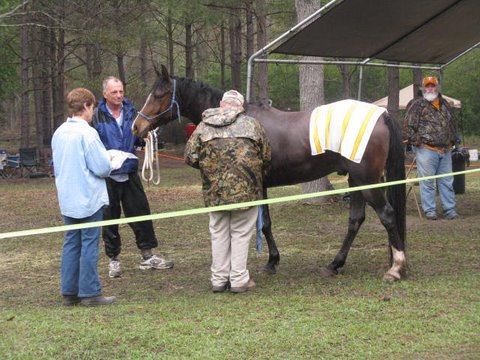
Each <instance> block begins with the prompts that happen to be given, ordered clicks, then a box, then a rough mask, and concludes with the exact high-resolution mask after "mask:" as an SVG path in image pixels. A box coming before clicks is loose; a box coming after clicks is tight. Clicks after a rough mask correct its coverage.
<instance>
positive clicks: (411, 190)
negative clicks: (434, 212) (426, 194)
mask: <svg viewBox="0 0 480 360" xmlns="http://www.w3.org/2000/svg"><path fill="white" fill-rule="evenodd" d="M416 163H417V157H416V156H415V157H414V158H413V160H412V162H411V163H410V165H409V166H408V171H407V175H406V176H405V177H406V178H407V179H409V178H410V173H411V172H412V170H413V169H414V168H415V167H416ZM415 184H416V183H410V185H409V186H408V190H407V196H406V197H407V198H408V195H410V192H411V193H412V194H413V198H414V199H415V205H417V211H418V216H419V217H420V219H422V218H423V216H422V211H421V210H420V205H419V203H418V199H417V194H416V192H415V188H414V186H415Z"/></svg>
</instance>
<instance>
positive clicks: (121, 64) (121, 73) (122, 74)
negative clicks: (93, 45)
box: [117, 53, 127, 92]
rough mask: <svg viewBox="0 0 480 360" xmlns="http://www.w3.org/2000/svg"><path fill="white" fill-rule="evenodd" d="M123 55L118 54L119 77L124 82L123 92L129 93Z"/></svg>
mask: <svg viewBox="0 0 480 360" xmlns="http://www.w3.org/2000/svg"><path fill="white" fill-rule="evenodd" d="M123 58H124V55H123V53H118V54H117V66H118V77H119V78H120V80H122V82H123V90H124V91H125V92H127V76H126V75H125V64H124V62H123Z"/></svg>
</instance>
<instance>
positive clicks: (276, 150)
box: [132, 66, 406, 281]
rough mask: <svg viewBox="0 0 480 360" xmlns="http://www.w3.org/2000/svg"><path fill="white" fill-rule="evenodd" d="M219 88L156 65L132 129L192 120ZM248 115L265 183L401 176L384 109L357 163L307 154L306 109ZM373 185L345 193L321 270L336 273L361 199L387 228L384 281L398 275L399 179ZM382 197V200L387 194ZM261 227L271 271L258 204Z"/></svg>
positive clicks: (402, 260) (401, 240)
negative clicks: (257, 134)
mask: <svg viewBox="0 0 480 360" xmlns="http://www.w3.org/2000/svg"><path fill="white" fill-rule="evenodd" d="M222 94H223V91H221V90H218V89H214V88H210V87H208V86H206V85H203V84H202V83H199V82H195V81H192V80H190V79H186V78H171V77H170V75H169V74H168V72H167V70H166V68H165V67H164V66H162V72H161V74H158V79H157V80H156V82H155V84H154V86H153V89H152V92H151V93H150V94H149V96H148V98H147V100H146V102H145V105H144V106H143V108H142V109H141V111H140V112H139V113H138V115H137V118H136V119H135V121H134V123H133V128H132V130H133V132H134V134H135V135H137V136H141V137H144V136H146V134H147V131H149V130H152V129H155V128H157V127H158V126H159V125H162V124H165V123H167V122H169V121H171V120H172V119H174V118H177V117H178V116H179V115H180V112H181V115H182V116H185V117H187V118H188V119H190V120H191V121H192V122H194V123H195V124H198V123H199V122H200V121H201V119H202V112H203V111H204V110H205V109H208V108H211V107H218V106H219V102H220V100H221V98H222ZM247 113H248V115H250V116H252V117H254V118H256V119H257V120H258V121H260V123H261V124H262V125H263V127H264V128H265V131H266V134H267V137H268V139H269V141H270V143H271V146H272V168H271V171H270V173H269V174H268V176H267V178H266V179H265V197H266V188H267V187H272V186H282V185H291V184H298V183H302V182H307V181H311V180H315V179H318V178H320V177H323V176H326V175H328V174H330V173H332V172H339V173H342V174H346V173H348V174H349V179H348V183H349V186H361V185H368V184H377V183H379V182H382V181H383V175H384V172H385V173H386V179H387V181H394V180H402V179H405V168H404V151H403V145H402V140H401V136H400V133H399V129H398V126H397V124H396V123H395V122H394V121H393V120H392V119H391V118H390V117H389V116H388V115H387V113H384V114H383V115H381V117H380V118H379V119H378V121H377V123H376V125H375V127H374V129H373V132H372V134H371V137H370V140H369V142H368V145H367V147H366V149H365V153H364V155H363V158H362V160H361V162H360V163H356V162H353V161H350V160H348V159H346V158H344V157H342V156H341V155H340V154H338V153H335V152H331V151H326V152H325V153H324V154H322V155H316V156H312V155H311V151H310V143H309V121H310V113H309V112H283V111H280V110H277V109H275V108H273V107H267V108H266V107H262V106H258V105H254V104H248V108H247ZM386 192H387V195H385V189H383V188H375V189H369V190H364V191H361V192H359V191H357V192H352V193H351V194H350V216H349V222H348V232H347V235H346V236H345V239H344V241H343V245H342V247H341V249H340V251H339V252H338V254H337V256H336V257H335V259H334V260H333V261H332V262H331V263H330V264H329V265H328V266H326V267H325V268H323V269H322V274H324V275H334V274H337V273H338V271H337V270H338V268H340V267H342V266H343V265H344V264H345V261H346V259H347V255H348V251H349V249H350V247H351V245H352V242H353V240H354V238H355V236H356V234H357V232H358V230H359V228H360V226H361V225H362V223H363V221H364V220H365V205H366V203H368V204H369V205H370V206H372V207H373V209H375V211H376V213H377V215H378V217H379V218H380V221H381V222H382V224H383V226H384V227H385V229H386V230H387V232H388V241H389V245H390V247H389V248H390V255H391V257H390V259H391V268H390V269H389V270H388V271H387V273H386V274H385V276H384V280H386V281H395V280H400V279H401V278H402V277H403V276H404V274H405V267H406V257H405V243H406V241H405V185H398V186H389V187H388V188H387V191H386ZM387 199H388V200H387ZM262 230H263V233H264V235H265V237H266V239H267V243H268V249H269V259H268V263H267V264H266V266H265V269H266V270H267V271H269V272H272V273H273V272H275V269H276V265H278V263H279V260H280V254H279V252H278V249H277V247H276V244H275V241H274V239H273V235H272V231H271V220H270V215H269V211H268V206H264V227H263V229H262Z"/></svg>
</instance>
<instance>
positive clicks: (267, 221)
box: [262, 188, 280, 274]
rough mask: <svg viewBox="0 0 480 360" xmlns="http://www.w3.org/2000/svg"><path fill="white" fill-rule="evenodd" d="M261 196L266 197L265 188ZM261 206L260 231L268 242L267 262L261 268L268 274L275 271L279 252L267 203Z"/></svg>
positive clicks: (278, 260)
mask: <svg viewBox="0 0 480 360" xmlns="http://www.w3.org/2000/svg"><path fill="white" fill-rule="evenodd" d="M263 196H264V198H265V199H266V198H267V189H266V188H265V189H264V190H263ZM262 206H263V227H262V232H263V234H264V235H265V239H267V244H268V262H267V264H266V265H265V267H264V268H263V269H264V270H265V272H267V273H269V274H275V273H276V272H277V269H276V266H277V265H278V264H279V262H280V253H279V252H278V249H277V244H275V240H274V239H273V234H272V219H271V218H270V211H269V209H268V205H262Z"/></svg>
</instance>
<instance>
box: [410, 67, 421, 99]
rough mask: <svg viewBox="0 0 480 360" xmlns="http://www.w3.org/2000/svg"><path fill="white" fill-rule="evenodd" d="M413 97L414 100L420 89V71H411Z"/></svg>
mask: <svg viewBox="0 0 480 360" xmlns="http://www.w3.org/2000/svg"><path fill="white" fill-rule="evenodd" d="M412 72H413V74H412V75H413V97H414V98H416V97H417V96H418V93H419V91H420V89H421V87H422V69H413V71H412Z"/></svg>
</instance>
